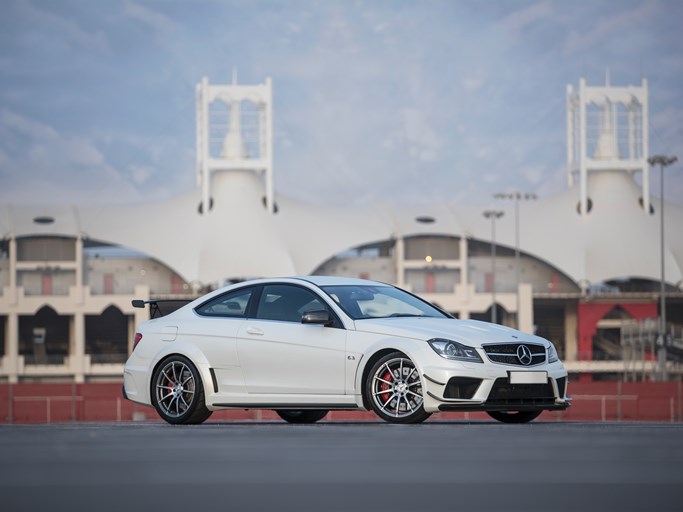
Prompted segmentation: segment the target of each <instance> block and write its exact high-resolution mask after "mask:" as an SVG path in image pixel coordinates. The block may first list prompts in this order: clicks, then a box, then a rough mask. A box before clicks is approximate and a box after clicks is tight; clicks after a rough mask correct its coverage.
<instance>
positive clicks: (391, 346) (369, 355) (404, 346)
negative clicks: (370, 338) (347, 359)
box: [355, 337, 429, 395]
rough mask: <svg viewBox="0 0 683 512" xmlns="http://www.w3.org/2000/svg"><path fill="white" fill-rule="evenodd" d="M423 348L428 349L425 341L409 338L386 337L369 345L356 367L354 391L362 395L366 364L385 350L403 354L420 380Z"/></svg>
mask: <svg viewBox="0 0 683 512" xmlns="http://www.w3.org/2000/svg"><path fill="white" fill-rule="evenodd" d="M420 343H424V347H421V346H420ZM425 348H429V346H428V344H427V342H426V341H425V342H420V341H418V340H414V339H410V338H399V337H387V338H383V339H381V340H377V341H376V342H374V343H373V344H372V345H370V347H368V349H367V350H366V351H365V354H366V357H363V359H362V360H361V362H360V364H359V365H358V368H357V369H356V379H355V386H356V389H357V390H358V391H359V392H360V394H361V395H362V394H363V393H362V392H363V385H364V382H363V374H364V373H365V369H366V368H367V365H368V363H369V362H370V360H372V359H373V356H374V355H375V354H377V353H378V352H381V351H385V350H394V351H397V352H403V353H404V354H405V355H406V356H408V358H409V359H410V360H411V361H412V362H413V364H414V365H415V367H416V368H417V371H418V372H419V374H420V378H422V375H423V370H422V366H421V358H420V357H419V354H420V352H421V351H422V350H424V349H425ZM423 385H424V382H423Z"/></svg>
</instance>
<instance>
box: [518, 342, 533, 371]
mask: <svg viewBox="0 0 683 512" xmlns="http://www.w3.org/2000/svg"><path fill="white" fill-rule="evenodd" d="M517 359H519V362H520V363H522V364H523V365H524V366H529V365H530V364H531V350H529V347H527V346H526V345H520V346H519V347H517Z"/></svg>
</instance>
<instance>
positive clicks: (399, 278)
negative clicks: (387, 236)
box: [394, 235, 405, 288]
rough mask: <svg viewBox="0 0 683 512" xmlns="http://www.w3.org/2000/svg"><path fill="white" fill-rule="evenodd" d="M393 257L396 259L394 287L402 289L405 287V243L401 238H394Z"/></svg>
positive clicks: (399, 236)
mask: <svg viewBox="0 0 683 512" xmlns="http://www.w3.org/2000/svg"><path fill="white" fill-rule="evenodd" d="M394 257H395V258H396V286H398V287H399V288H403V287H404V286H405V268H404V265H403V263H404V262H405V242H404V241H403V236H401V235H398V236H397V237H396V247H395V249H394Z"/></svg>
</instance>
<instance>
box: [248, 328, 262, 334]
mask: <svg viewBox="0 0 683 512" xmlns="http://www.w3.org/2000/svg"><path fill="white" fill-rule="evenodd" d="M247 334H252V335H254V336H263V331H262V330H261V329H256V328H255V327H248V328H247Z"/></svg>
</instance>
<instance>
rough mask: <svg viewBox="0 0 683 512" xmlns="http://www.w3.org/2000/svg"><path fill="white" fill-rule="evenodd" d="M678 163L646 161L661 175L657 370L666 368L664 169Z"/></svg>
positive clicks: (656, 158) (667, 158)
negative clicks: (657, 166) (656, 168)
mask: <svg viewBox="0 0 683 512" xmlns="http://www.w3.org/2000/svg"><path fill="white" fill-rule="evenodd" d="M677 161H678V158H677V157H675V156H664V155H655V156H651V157H650V158H648V159H647V163H649V164H650V165H656V164H659V171H660V174H661V179H660V181H659V215H660V225H659V233H660V236H659V241H660V245H659V249H660V256H661V271H662V280H661V283H660V290H659V301H660V303H659V309H660V313H659V327H660V333H661V341H662V346H661V347H660V348H659V354H658V363H659V369H660V370H662V371H663V370H664V368H665V367H666V295H665V289H666V281H665V280H664V167H667V166H669V165H671V164H673V163H675V162H677Z"/></svg>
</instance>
